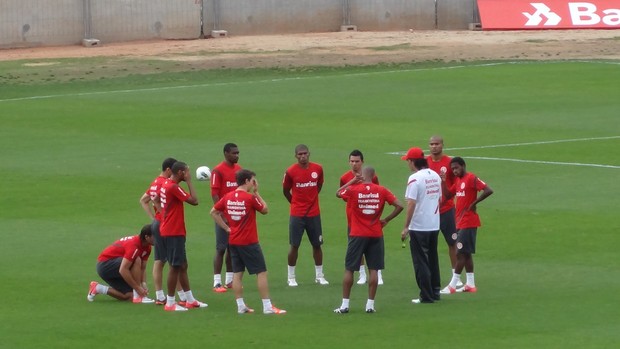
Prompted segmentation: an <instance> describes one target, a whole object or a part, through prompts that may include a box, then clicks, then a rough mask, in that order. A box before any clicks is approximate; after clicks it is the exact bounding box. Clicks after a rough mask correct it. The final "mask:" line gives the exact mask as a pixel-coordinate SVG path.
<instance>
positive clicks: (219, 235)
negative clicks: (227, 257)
mask: <svg viewBox="0 0 620 349" xmlns="http://www.w3.org/2000/svg"><path fill="white" fill-rule="evenodd" d="M227 248H228V233H226V231H224V229H222V228H221V227H220V226H219V225H217V224H216V225H215V254H214V255H213V291H215V292H226V288H225V287H224V283H223V282H222V265H223V264H224V254H225V253H226V249H227Z"/></svg>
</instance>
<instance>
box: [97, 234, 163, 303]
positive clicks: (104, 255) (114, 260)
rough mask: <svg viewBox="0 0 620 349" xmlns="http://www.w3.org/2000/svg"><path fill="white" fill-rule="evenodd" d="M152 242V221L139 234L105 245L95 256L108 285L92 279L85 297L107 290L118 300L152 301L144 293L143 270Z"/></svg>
mask: <svg viewBox="0 0 620 349" xmlns="http://www.w3.org/2000/svg"><path fill="white" fill-rule="evenodd" d="M152 245H153V235H152V232H151V224H147V225H145V226H143V227H142V230H141V231H140V235H134V236H127V237H124V238H121V239H119V240H117V241H116V242H114V243H113V244H112V245H110V246H108V247H106V248H105V249H104V250H103V251H102V252H101V254H100V255H99V258H97V273H98V274H99V276H100V277H101V278H102V279H103V280H104V281H105V282H107V283H108V285H110V286H106V285H102V284H100V283H97V282H96V281H92V282H91V283H90V288H89V289H88V296H87V299H88V301H89V302H92V301H94V300H95V296H96V295H98V294H107V295H108V296H110V297H114V298H116V299H118V300H121V301H127V300H130V299H133V302H134V303H154V302H155V301H154V300H152V299H150V298H148V297H147V294H148V290H147V287H146V273H145V270H146V261H147V260H148V258H149V256H150V254H151V246H152Z"/></svg>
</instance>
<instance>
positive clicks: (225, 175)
mask: <svg viewBox="0 0 620 349" xmlns="http://www.w3.org/2000/svg"><path fill="white" fill-rule="evenodd" d="M240 169H241V166H239V165H238V164H233V165H232V166H230V165H229V164H228V163H227V162H226V161H222V162H221V163H220V164H219V165H217V166H215V167H214V168H213V171H211V196H216V195H217V197H218V198H220V199H221V198H222V197H223V196H224V195H225V194H227V193H230V192H231V191H234V190H235V189H237V186H238V185H237V176H236V175H237V171H239V170H240Z"/></svg>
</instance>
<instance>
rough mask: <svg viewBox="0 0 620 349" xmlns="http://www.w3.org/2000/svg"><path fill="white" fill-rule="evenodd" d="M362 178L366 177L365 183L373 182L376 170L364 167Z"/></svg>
mask: <svg viewBox="0 0 620 349" xmlns="http://www.w3.org/2000/svg"><path fill="white" fill-rule="evenodd" d="M362 176H364V181H367V182H372V178H373V177H374V176H375V168H374V167H372V166H364V167H363V168H362Z"/></svg>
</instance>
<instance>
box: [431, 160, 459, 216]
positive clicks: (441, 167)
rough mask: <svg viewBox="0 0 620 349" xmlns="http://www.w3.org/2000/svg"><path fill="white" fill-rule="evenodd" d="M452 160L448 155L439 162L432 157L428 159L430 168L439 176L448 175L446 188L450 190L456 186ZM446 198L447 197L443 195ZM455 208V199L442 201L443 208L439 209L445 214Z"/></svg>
mask: <svg viewBox="0 0 620 349" xmlns="http://www.w3.org/2000/svg"><path fill="white" fill-rule="evenodd" d="M450 160H451V158H450V157H449V156H447V155H443V156H442V157H441V159H440V160H439V161H434V160H433V159H432V158H431V156H430V155H429V156H427V157H426V161H427V162H428V168H430V169H431V170H433V171H435V172H436V173H437V174H438V175H441V174H442V173H445V174H446V187H447V188H450V187H452V185H453V184H454V172H452V170H451V169H450ZM443 196H444V198H445V195H443ZM453 207H454V198H452V199H448V200H442V201H441V206H440V207H439V213H444V212H446V211H449V210H450V209H451V208H453Z"/></svg>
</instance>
